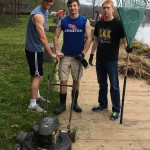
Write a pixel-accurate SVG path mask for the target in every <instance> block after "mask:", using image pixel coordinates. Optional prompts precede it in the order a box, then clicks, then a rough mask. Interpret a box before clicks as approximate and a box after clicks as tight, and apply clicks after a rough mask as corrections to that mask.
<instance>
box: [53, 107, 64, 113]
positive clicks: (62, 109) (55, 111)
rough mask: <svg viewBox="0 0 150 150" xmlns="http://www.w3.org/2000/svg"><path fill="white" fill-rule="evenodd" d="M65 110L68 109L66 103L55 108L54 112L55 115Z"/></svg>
mask: <svg viewBox="0 0 150 150" xmlns="http://www.w3.org/2000/svg"><path fill="white" fill-rule="evenodd" d="M64 111H66V105H60V106H59V107H57V108H56V109H55V110H54V112H53V113H54V114H55V115H60V114H61V113H63V112H64Z"/></svg>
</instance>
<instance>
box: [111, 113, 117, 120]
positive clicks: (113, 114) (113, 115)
mask: <svg viewBox="0 0 150 150" xmlns="http://www.w3.org/2000/svg"><path fill="white" fill-rule="evenodd" d="M118 118H119V112H113V113H112V115H111V117H110V120H116V119H118Z"/></svg>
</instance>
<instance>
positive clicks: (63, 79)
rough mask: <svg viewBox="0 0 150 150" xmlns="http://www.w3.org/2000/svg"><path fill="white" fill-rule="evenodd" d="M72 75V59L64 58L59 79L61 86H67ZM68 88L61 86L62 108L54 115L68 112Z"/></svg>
mask: <svg viewBox="0 0 150 150" xmlns="http://www.w3.org/2000/svg"><path fill="white" fill-rule="evenodd" d="M69 73H70V57H63V58H61V59H60V63H59V70H58V74H59V79H60V84H61V85H67V81H68V77H69ZM66 99H67V86H60V106H59V107H58V108H56V109H55V110H54V114H56V115H59V114H61V113H62V112H64V111H65V110H66Z"/></svg>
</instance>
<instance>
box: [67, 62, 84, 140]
mask: <svg viewBox="0 0 150 150" xmlns="http://www.w3.org/2000/svg"><path fill="white" fill-rule="evenodd" d="M81 66H82V63H81V60H79V68H78V74H77V80H76V84H75V85H74V86H73V98H72V102H71V109H70V116H69V122H68V125H67V129H68V133H69V135H70V138H71V140H72V142H75V137H76V131H77V128H73V129H72V130H70V127H71V120H72V112H73V106H74V102H75V98H76V92H77V84H78V81H79V77H80V71H81Z"/></svg>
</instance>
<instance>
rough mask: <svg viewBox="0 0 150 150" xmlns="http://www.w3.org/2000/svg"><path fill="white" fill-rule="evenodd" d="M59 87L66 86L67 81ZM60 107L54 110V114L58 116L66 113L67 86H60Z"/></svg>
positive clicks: (62, 82)
mask: <svg viewBox="0 0 150 150" xmlns="http://www.w3.org/2000/svg"><path fill="white" fill-rule="evenodd" d="M60 84H61V85H67V81H61V82H60ZM59 96H60V106H59V107H57V108H56V109H55V110H54V114H56V115H60V114H61V113H62V112H64V111H66V99H67V86H60V94H59Z"/></svg>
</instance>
